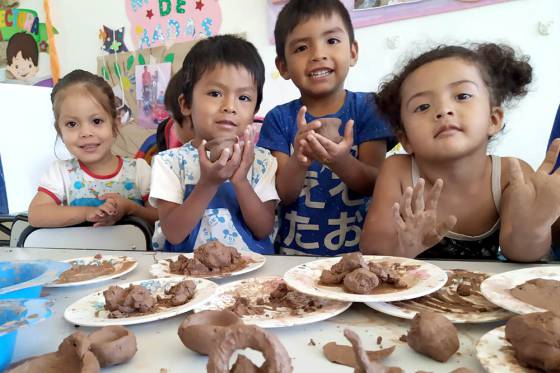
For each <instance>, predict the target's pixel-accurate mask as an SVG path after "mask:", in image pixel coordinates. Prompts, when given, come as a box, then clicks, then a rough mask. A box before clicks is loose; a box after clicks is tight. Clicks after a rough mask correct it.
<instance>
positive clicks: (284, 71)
mask: <svg viewBox="0 0 560 373" xmlns="http://www.w3.org/2000/svg"><path fill="white" fill-rule="evenodd" d="M274 63H275V64H276V68H277V69H278V71H279V72H280V75H281V76H282V78H284V79H286V80H290V73H289V72H288V66H287V65H286V59H285V58H284V59H282V58H280V57H276V59H275V60H274Z"/></svg>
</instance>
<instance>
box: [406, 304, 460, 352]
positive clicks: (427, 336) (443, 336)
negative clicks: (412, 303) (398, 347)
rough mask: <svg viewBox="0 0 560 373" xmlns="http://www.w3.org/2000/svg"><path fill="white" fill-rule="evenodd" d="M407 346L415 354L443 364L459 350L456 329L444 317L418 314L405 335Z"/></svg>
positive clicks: (428, 312)
mask: <svg viewBox="0 0 560 373" xmlns="http://www.w3.org/2000/svg"><path fill="white" fill-rule="evenodd" d="M407 342H408V345H409V346H410V347H411V348H412V349H413V350H414V351H416V352H418V353H421V354H423V355H426V356H429V357H431V358H432V359H434V360H437V361H441V362H445V361H447V360H448V359H449V358H450V357H451V355H453V354H454V353H455V352H456V351H457V350H458V349H459V336H458V335H457V329H456V328H455V326H454V325H453V324H452V323H451V321H449V320H448V319H447V318H446V317H445V316H443V315H441V314H439V313H436V312H433V311H422V312H418V313H417V314H416V316H414V318H413V319H412V323H411V325H410V330H409V331H408V335H407Z"/></svg>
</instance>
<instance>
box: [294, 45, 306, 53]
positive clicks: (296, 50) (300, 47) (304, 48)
mask: <svg viewBox="0 0 560 373" xmlns="http://www.w3.org/2000/svg"><path fill="white" fill-rule="evenodd" d="M306 49H307V46H305V45H300V46H298V47H296V49H295V50H294V53H300V52H303V51H305V50H306Z"/></svg>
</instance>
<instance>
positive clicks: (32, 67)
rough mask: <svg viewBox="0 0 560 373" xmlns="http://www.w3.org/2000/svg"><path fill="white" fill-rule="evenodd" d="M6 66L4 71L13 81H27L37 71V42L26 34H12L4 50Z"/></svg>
mask: <svg viewBox="0 0 560 373" xmlns="http://www.w3.org/2000/svg"><path fill="white" fill-rule="evenodd" d="M6 57H7V62H8V65H7V66H6V70H8V71H9V72H10V74H12V76H13V77H14V79H17V80H24V81H29V80H31V79H32V78H34V77H35V75H37V72H38V71H39V49H38V48H37V42H36V41H35V39H34V38H33V36H31V34H28V33H26V32H19V33H17V34H14V35H13V36H12V37H11V38H10V41H9V42H8V47H7V48H6Z"/></svg>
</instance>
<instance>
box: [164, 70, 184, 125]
mask: <svg viewBox="0 0 560 373" xmlns="http://www.w3.org/2000/svg"><path fill="white" fill-rule="evenodd" d="M182 85H183V70H182V69H181V70H179V71H177V72H176V73H175V75H173V76H172V77H171V80H170V81H169V84H168V85H167V89H166V90H165V97H164V99H163V103H164V105H165V110H167V111H168V112H169V113H170V114H171V116H172V117H173V119H174V120H175V122H177V124H178V125H179V127H183V121H184V120H185V116H184V115H183V113H182V112H181V107H180V106H179V96H180V95H181V88H182Z"/></svg>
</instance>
